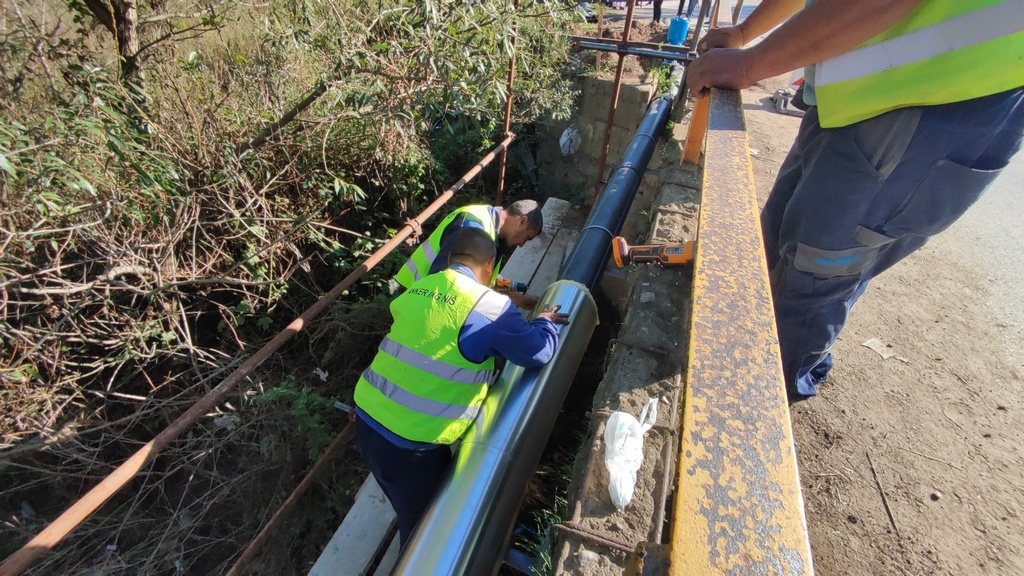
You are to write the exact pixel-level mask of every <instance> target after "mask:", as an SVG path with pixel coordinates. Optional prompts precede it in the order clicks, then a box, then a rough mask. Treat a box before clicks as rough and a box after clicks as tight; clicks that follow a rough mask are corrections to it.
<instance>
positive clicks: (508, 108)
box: [494, 0, 519, 206]
mask: <svg viewBox="0 0 1024 576" xmlns="http://www.w3.org/2000/svg"><path fill="white" fill-rule="evenodd" d="M512 10H513V11H518V10H519V0H515V2H514V3H513V4H512ZM518 38H519V21H518V20H517V21H516V26H515V29H514V30H513V32H512V55H511V56H509V58H508V89H507V90H505V121H504V122H503V123H502V125H501V137H502V138H504V137H506V136H508V134H509V132H510V131H511V130H512V87H513V86H514V85H515V81H516V40H517V39H518ZM507 158H508V149H507V148H505V149H503V150H502V151H501V158H500V159H499V160H498V193H497V194H496V195H495V198H494V205H495V206H501V196H502V194H503V193H504V192H505V163H506V161H507Z"/></svg>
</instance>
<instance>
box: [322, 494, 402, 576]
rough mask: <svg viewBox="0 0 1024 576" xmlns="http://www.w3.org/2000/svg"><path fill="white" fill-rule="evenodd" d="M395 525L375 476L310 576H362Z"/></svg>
mask: <svg viewBox="0 0 1024 576" xmlns="http://www.w3.org/2000/svg"><path fill="white" fill-rule="evenodd" d="M394 523H395V511H394V509H393V508H392V507H391V503H390V502H388V499H387V496H385V495H384V492H383V491H382V490H381V489H380V486H379V485H377V481H376V480H374V479H373V476H368V477H367V478H366V481H365V482H363V485H362V487H361V488H359V492H358V493H357V494H356V502H355V504H353V505H352V509H351V510H349V511H348V514H346V515H345V520H344V521H343V522H342V523H341V526H339V527H338V530H337V531H336V532H335V533H334V536H333V537H331V541H330V542H328V543H327V547H326V548H324V551H323V553H322V554H320V558H318V559H317V561H316V564H313V568H312V569H310V571H309V576H362V575H363V574H365V573H366V571H367V568H368V567H369V566H370V564H371V563H372V562H373V561H374V559H375V558H376V557H377V556H378V554H379V552H380V551H381V549H382V548H383V547H384V546H385V545H386V544H387V542H386V541H385V538H387V536H388V534H389V533H390V532H391V531H392V529H391V527H392V524H394ZM395 540H396V541H397V539H395Z"/></svg>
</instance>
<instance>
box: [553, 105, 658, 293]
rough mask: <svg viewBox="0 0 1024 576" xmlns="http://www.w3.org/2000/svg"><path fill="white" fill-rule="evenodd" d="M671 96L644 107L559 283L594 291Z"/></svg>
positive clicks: (626, 212)
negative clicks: (644, 111)
mask: <svg viewBox="0 0 1024 576" xmlns="http://www.w3.org/2000/svg"><path fill="white" fill-rule="evenodd" d="M673 96H674V95H673V94H672V93H671V91H670V93H669V94H666V95H664V96H662V97H660V98H658V99H657V100H655V101H654V102H651V104H650V106H648V107H647V114H646V115H645V116H644V119H643V121H642V122H640V127H639V128H637V130H636V135H635V136H633V140H631V141H630V143H629V146H628V147H627V148H626V152H625V154H623V157H622V163H621V164H619V167H618V168H616V169H615V171H614V172H612V176H611V178H609V179H608V184H607V185H606V186H605V188H604V190H603V191H602V192H601V196H600V197H598V200H597V204H595V205H594V209H593V210H591V211H590V217H588V218H587V223H586V225H584V227H583V230H582V231H581V232H580V238H579V240H577V241H576V246H575V248H573V251H572V253H571V254H570V255H569V259H568V260H567V261H566V263H565V266H564V267H563V268H562V273H561V275H560V276H559V279H561V280H572V281H574V282H579V283H580V284H583V285H584V286H586V287H587V288H588V289H589V290H591V291H593V289H594V286H595V285H596V284H597V281H598V280H599V279H600V278H601V273H602V272H603V271H604V265H605V263H606V262H607V260H608V254H609V253H610V252H611V248H612V238H614V237H616V236H618V235H619V232H621V231H622V224H623V222H625V221H626V215H627V214H628V213H629V207H630V205H631V204H633V198H634V197H636V193H637V190H639V189H640V181H641V179H643V176H644V171H646V170H647V164H648V163H649V162H650V161H651V156H653V155H654V147H655V145H656V144H657V143H658V138H660V137H661V132H662V130H664V129H665V124H666V123H667V122H668V117H669V112H671V111H672V98H673Z"/></svg>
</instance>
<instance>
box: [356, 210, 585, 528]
mask: <svg viewBox="0 0 1024 576" xmlns="http://www.w3.org/2000/svg"><path fill="white" fill-rule="evenodd" d="M449 247H450V255H449V256H448V262H449V263H450V264H449V266H448V267H447V268H446V269H445V270H442V271H441V272H437V273H435V274H431V275H429V276H427V277H426V278H423V279H422V280H418V281H417V282H415V283H413V285H412V286H410V287H409V289H408V290H406V291H405V292H404V293H403V294H402V295H400V296H399V297H398V298H396V299H395V300H394V301H393V302H392V303H391V314H392V316H393V317H394V323H393V324H392V326H391V331H390V332H388V335H387V336H385V337H384V340H383V341H382V342H381V344H380V349H379V351H378V352H377V355H376V357H374V359H373V363H371V364H370V367H369V368H367V369H366V370H365V371H364V372H363V375H362V376H361V377H360V378H359V382H358V383H357V384H356V391H355V403H356V409H355V412H356V445H357V446H358V447H359V451H360V453H362V455H363V458H364V459H365V460H366V462H367V464H368V465H369V467H370V470H371V471H372V472H373V476H374V478H376V480H377V483H378V484H380V487H381V489H383V490H384V494H386V495H387V497H388V500H390V501H391V505H392V506H393V507H394V508H395V512H396V513H397V515H398V528H399V531H400V533H401V541H402V545H403V546H404V545H405V543H406V542H408V541H409V537H410V536H411V535H412V531H413V529H414V528H415V527H416V524H417V523H418V522H419V520H420V518H421V517H422V516H423V514H424V512H425V511H426V509H427V506H429V505H430V502H431V501H432V500H433V499H434V496H435V495H436V493H437V491H438V489H439V488H440V487H441V483H442V482H443V481H444V479H445V477H446V474H447V473H448V469H449V467H450V466H451V462H452V452H451V447H450V445H451V444H452V443H453V442H455V441H456V440H458V439H459V438H461V437H462V435H463V433H465V431H466V429H467V428H468V427H469V425H470V423H471V422H472V421H473V419H474V418H475V417H476V415H477V413H478V412H479V410H480V406H481V405H482V404H483V401H484V398H485V397H486V396H487V390H488V386H489V385H490V383H491V380H493V378H494V376H495V366H494V360H495V358H505V359H507V360H508V361H509V362H512V363H514V364H518V365H520V366H523V367H526V368H531V367H535V366H541V365H543V364H546V363H547V362H548V361H550V360H551V358H552V357H553V356H554V353H555V348H556V346H557V345H558V328H557V327H556V325H557V324H568V323H569V316H568V314H563V313H560V312H558V307H557V306H556V307H555V308H554V309H552V310H544V311H543V312H541V313H539V314H538V315H537V317H536V318H534V319H533V320H530V321H529V322H527V321H526V320H524V319H523V316H522V315H521V314H520V313H519V310H517V309H516V307H515V306H513V305H512V303H511V301H510V300H509V298H508V297H507V296H504V295H502V294H499V293H497V292H494V291H492V290H490V289H489V288H487V286H488V284H490V281H491V277H492V274H493V273H494V266H495V257H496V254H497V253H496V251H495V246H494V241H493V240H492V239H491V237H490V236H489V235H488V234H487V233H486V232H484V231H483V230H480V229H479V228H473V227H463V228H462V229H460V230H459V231H457V232H455V233H454V234H453V235H452V238H451V239H450V244H449Z"/></svg>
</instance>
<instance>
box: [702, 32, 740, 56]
mask: <svg viewBox="0 0 1024 576" xmlns="http://www.w3.org/2000/svg"><path fill="white" fill-rule="evenodd" d="M743 44H744V42H743V31H742V30H741V29H740V27H739V26H727V27H725V28H712V29H711V30H708V33H707V34H705V35H704V37H703V38H701V40H700V44H698V45H697V53H698V54H703V53H705V52H707V51H708V50H711V49H712V48H742V47H743Z"/></svg>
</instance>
